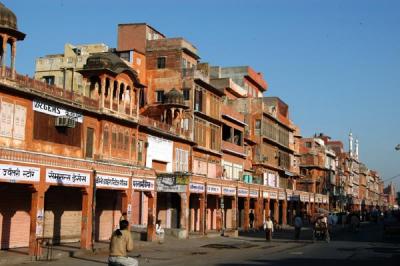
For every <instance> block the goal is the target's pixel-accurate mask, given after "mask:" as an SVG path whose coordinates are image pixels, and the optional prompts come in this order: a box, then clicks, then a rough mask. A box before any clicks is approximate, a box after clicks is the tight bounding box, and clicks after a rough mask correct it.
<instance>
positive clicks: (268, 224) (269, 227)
mask: <svg viewBox="0 0 400 266" xmlns="http://www.w3.org/2000/svg"><path fill="white" fill-rule="evenodd" d="M264 230H265V240H267V241H271V240H272V233H273V232H274V224H273V222H272V220H271V217H269V216H268V217H267V220H266V221H265V223H264Z"/></svg>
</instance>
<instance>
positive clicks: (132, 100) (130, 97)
mask: <svg viewBox="0 0 400 266" xmlns="http://www.w3.org/2000/svg"><path fill="white" fill-rule="evenodd" d="M129 87H130V88H131V89H130V90H129V115H130V116H132V115H133V103H134V102H135V101H134V98H135V97H134V87H133V84H131V85H130V86H129Z"/></svg>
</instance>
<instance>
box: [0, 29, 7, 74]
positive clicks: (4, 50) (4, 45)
mask: <svg viewBox="0 0 400 266" xmlns="http://www.w3.org/2000/svg"><path fill="white" fill-rule="evenodd" d="M1 37H2V38H3V44H2V45H3V55H2V56H1V75H2V76H3V77H4V75H5V74H6V58H7V40H8V36H7V35H2V36H1Z"/></svg>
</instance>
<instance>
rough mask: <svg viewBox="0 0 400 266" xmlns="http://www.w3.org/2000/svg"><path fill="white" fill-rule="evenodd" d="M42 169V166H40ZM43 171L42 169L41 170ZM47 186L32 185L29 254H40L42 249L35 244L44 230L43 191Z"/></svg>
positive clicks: (44, 191)
mask: <svg viewBox="0 0 400 266" xmlns="http://www.w3.org/2000/svg"><path fill="white" fill-rule="evenodd" d="M42 169H43V168H42ZM43 172H44V171H43ZM48 188H49V186H46V185H44V184H37V185H33V186H32V188H31V190H32V198H31V210H30V218H31V225H30V233H29V255H30V256H31V257H33V256H40V255H41V254H42V250H41V247H40V245H37V244H38V243H37V241H36V239H37V238H38V237H42V236H43V230H44V200H45V193H46V191H47V189H48Z"/></svg>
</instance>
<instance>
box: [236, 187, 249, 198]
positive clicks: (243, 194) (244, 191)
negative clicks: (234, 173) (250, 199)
mask: <svg viewBox="0 0 400 266" xmlns="http://www.w3.org/2000/svg"><path fill="white" fill-rule="evenodd" d="M248 195H249V190H248V189H245V188H238V197H247V196H248Z"/></svg>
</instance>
